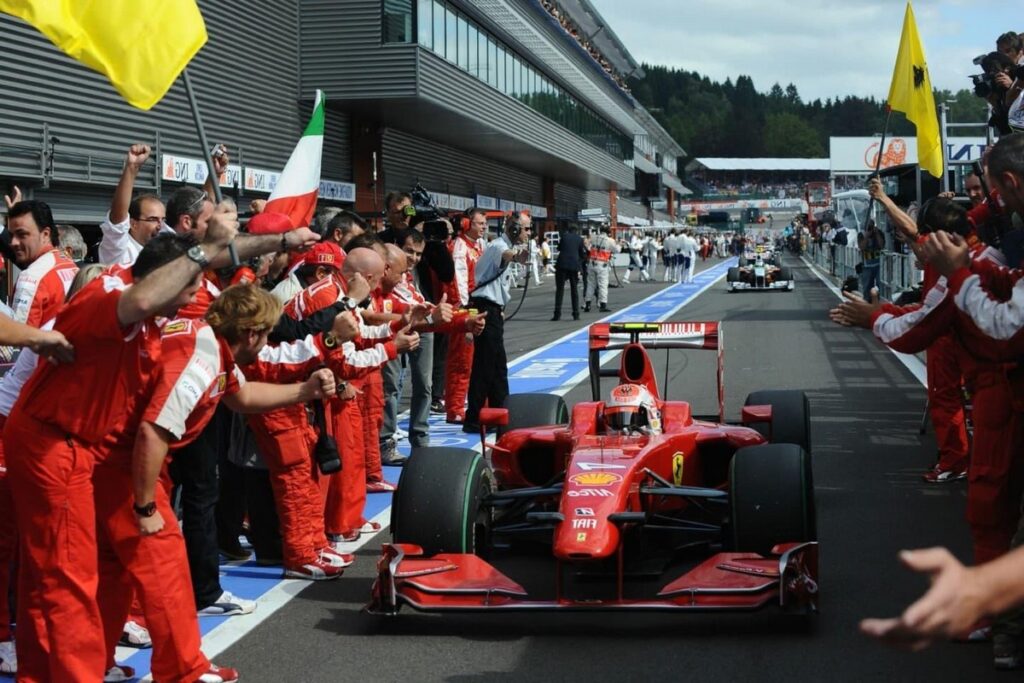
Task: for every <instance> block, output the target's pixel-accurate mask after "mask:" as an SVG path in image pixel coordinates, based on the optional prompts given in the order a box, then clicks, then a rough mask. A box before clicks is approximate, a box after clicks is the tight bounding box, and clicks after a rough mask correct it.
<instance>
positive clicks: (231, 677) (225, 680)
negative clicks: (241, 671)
mask: <svg viewBox="0 0 1024 683" xmlns="http://www.w3.org/2000/svg"><path fill="white" fill-rule="evenodd" d="M237 680H238V671H237V670H235V669H229V668H228V667H226V666H217V665H216V664H214V663H213V662H210V668H209V669H207V670H206V673H204V674H203V675H202V676H200V677H199V678H197V679H196V680H195V683H235V681H237Z"/></svg>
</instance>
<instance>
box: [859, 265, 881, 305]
mask: <svg viewBox="0 0 1024 683" xmlns="http://www.w3.org/2000/svg"><path fill="white" fill-rule="evenodd" d="M881 268H882V267H881V264H878V263H875V264H873V265H870V266H869V265H867V264H864V269H863V270H862V271H861V273H860V293H861V295H863V297H864V299H865V300H869V299H870V298H871V288H872V287H877V286H878V273H879V271H880V270H881Z"/></svg>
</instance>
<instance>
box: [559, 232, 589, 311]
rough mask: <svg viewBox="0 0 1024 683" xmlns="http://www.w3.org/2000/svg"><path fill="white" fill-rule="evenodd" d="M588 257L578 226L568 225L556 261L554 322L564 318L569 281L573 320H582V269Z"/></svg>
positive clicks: (560, 240) (560, 237) (563, 233)
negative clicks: (563, 302)
mask: <svg viewBox="0 0 1024 683" xmlns="http://www.w3.org/2000/svg"><path fill="white" fill-rule="evenodd" d="M586 257H587V250H586V248H585V247H584V246H583V239H582V238H581V237H580V236H579V235H578V234H576V226H574V225H571V224H570V225H568V226H566V228H565V229H564V230H563V231H562V233H561V235H559V237H558V259H557V260H556V261H555V314H554V316H552V318H551V319H552V320H560V319H561V317H562V296H563V295H564V293H565V281H566V280H568V281H569V295H570V296H571V297H572V319H573V320H579V319H580V293H579V278H580V268H582V267H583V263H584V261H585V259H586Z"/></svg>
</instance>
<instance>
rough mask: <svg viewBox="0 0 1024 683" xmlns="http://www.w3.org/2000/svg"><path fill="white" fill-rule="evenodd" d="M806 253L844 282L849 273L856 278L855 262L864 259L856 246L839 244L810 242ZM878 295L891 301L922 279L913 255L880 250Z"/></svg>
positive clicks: (819, 265) (827, 271)
mask: <svg viewBox="0 0 1024 683" xmlns="http://www.w3.org/2000/svg"><path fill="white" fill-rule="evenodd" d="M809 246H810V248H809V249H808V252H807V256H809V257H810V259H811V261H813V262H814V264H815V265H817V266H818V267H820V268H821V269H822V270H824V271H825V272H826V273H829V274H830V275H833V276H835V277H836V278H837V279H838V281H839V282H843V281H845V280H846V278H848V277H850V276H854V277H858V279H859V276H858V275H857V264H858V263H860V262H861V261H862V260H863V259H862V258H861V255H860V250H859V249H857V247H855V246H849V245H848V246H845V247H844V246H841V245H838V244H835V245H829V244H817V243H813V242H812V243H811V244H810V245H809ZM879 261H880V268H879V273H878V295H879V296H880V297H881V298H882V299H886V300H888V301H892V300H893V299H895V298H896V297H897V296H899V293H900V292H902V291H903V290H905V289H910V288H911V287H914V286H915V285H917V284H918V283H920V282H921V275H922V272H921V269H920V268H918V267H917V260H916V259H915V258H914V255H913V254H899V253H896V252H891V251H884V252H882V256H881V258H880V259H879Z"/></svg>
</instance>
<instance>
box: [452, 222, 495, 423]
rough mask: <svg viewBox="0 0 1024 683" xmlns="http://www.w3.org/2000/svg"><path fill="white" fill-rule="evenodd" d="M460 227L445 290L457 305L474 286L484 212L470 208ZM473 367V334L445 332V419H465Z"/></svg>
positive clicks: (463, 305)
mask: <svg viewBox="0 0 1024 683" xmlns="http://www.w3.org/2000/svg"><path fill="white" fill-rule="evenodd" d="M460 227H462V230H461V231H460V232H459V234H458V236H457V237H456V238H455V239H454V240H452V243H451V251H452V260H454V261H455V280H454V281H453V282H452V285H451V287H450V288H449V292H448V300H449V301H451V302H452V304H453V305H455V306H457V307H459V308H466V307H467V306H469V296H470V293H471V292H472V291H473V289H474V288H475V287H476V279H475V271H476V262H477V261H479V260H480V255H481V254H482V253H483V243H482V238H483V235H484V232H486V230H487V212H486V211H484V210H483V209H470V211H469V213H468V214H466V219H463V220H462V221H461V222H460ZM472 368H473V336H472V335H470V334H466V333H465V332H455V333H453V334H450V335H448V360H447V362H446V364H445V377H444V382H445V390H444V405H445V409H446V412H447V421H448V422H450V423H453V424H462V422H463V421H464V420H465V419H466V393H467V392H468V391H469V371H470V370H471V369H472Z"/></svg>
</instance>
